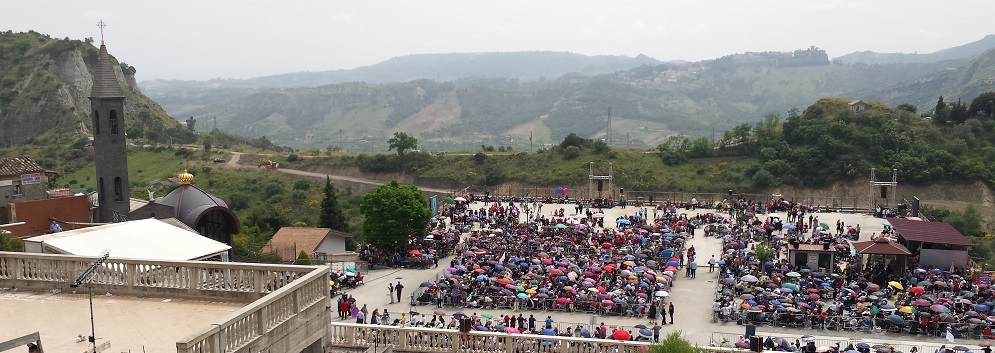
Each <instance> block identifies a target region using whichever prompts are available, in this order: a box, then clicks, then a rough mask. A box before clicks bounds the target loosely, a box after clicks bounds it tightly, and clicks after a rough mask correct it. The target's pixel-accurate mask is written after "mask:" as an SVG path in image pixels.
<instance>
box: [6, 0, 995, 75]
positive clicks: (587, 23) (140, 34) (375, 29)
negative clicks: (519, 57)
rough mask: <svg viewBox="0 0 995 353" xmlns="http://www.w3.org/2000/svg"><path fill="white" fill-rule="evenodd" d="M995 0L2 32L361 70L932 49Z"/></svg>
mask: <svg viewBox="0 0 995 353" xmlns="http://www.w3.org/2000/svg"><path fill="white" fill-rule="evenodd" d="M992 14H995V1H991V0H964V1H955V2H942V1H935V0H931V1H923V0H866V1H862V0H861V1H856V0H854V1H834V0H820V1H799V0H781V1H742V0H723V1H711V0H692V1H662V0H656V1H599V2H594V1H576V0H574V1H560V0H557V1H541V0H531V1H509V0H501V1H469V0H463V1H455V0H454V1H428V0H426V1H376V0H373V1H371V0H361V1H256V0H238V1H234V0H225V1H150V2H146V1H38V0H32V1H23V0H15V1H6V0H5V1H3V2H2V3H0V29H2V30H14V31H27V30H35V31H38V32H41V33H45V34H50V35H52V36H54V37H58V38H63V37H69V38H73V39H82V38H85V37H94V38H96V39H97V40H99V37H100V31H99V30H98V29H97V27H96V23H97V21H98V20H101V19H102V20H104V21H105V22H107V24H108V27H107V29H106V40H107V46H108V49H109V50H110V51H111V53H112V54H113V55H115V56H116V57H117V58H118V59H120V60H123V61H125V62H127V63H129V64H131V65H134V66H135V67H136V68H137V69H138V79H139V80H140V81H141V80H150V79H197V80H204V79H209V78H215V77H220V78H250V77H256V76H265V75H272V74H279V73H287V72H294V71H323V70H334V69H349V68H355V67H359V66H366V65H372V64H375V63H377V62H380V61H383V60H386V59H389V58H391V57H395V56H403V55H409V54H424V53H450V52H492V51H526V50H549V51H570V52H575V53H580V54H585V55H626V56H635V55H638V54H645V55H647V56H650V57H653V58H656V59H661V60H674V59H684V60H692V61H695V60H702V59H712V58H716V57H719V56H723V55H726V54H732V53H740V52H746V51H768V50H774V51H790V50H794V49H801V48H807V47H809V46H812V45H814V46H818V47H821V48H823V49H825V50H826V51H827V52H828V53H829V56H830V57H837V56H841V55H844V54H847V53H850V52H854V51H863V50H874V51H878V52H908V53H911V52H920V53H927V52H932V51H936V50H939V49H943V48H947V47H951V46H956V45H960V44H964V43H967V42H971V41H975V40H978V39H981V38H982V37H984V36H985V35H987V34H991V33H995V27H993V26H992V23H993V22H992Z"/></svg>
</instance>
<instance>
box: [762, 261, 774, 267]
mask: <svg viewBox="0 0 995 353" xmlns="http://www.w3.org/2000/svg"><path fill="white" fill-rule="evenodd" d="M764 266H767V267H774V261H767V262H764Z"/></svg>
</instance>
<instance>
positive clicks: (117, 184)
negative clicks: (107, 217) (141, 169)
mask: <svg viewBox="0 0 995 353" xmlns="http://www.w3.org/2000/svg"><path fill="white" fill-rule="evenodd" d="M121 200H124V193H123V192H121V177H116V178H114V201H121Z"/></svg>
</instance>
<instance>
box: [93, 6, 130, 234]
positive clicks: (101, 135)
mask: <svg viewBox="0 0 995 353" xmlns="http://www.w3.org/2000/svg"><path fill="white" fill-rule="evenodd" d="M105 26H106V25H105V24H104V21H100V23H98V24H97V27H100V54H99V56H98V57H97V67H96V69H95V70H94V75H93V88H92V90H91V91H90V110H91V111H92V112H91V114H92V118H93V130H92V133H93V160H94V163H95V164H96V170H97V195H98V197H97V218H98V219H97V222H100V223H111V222H122V221H127V220H128V211H129V210H130V194H131V193H130V188H129V186H128V149H127V148H128V146H127V142H126V141H125V136H124V133H125V128H124V126H125V125H124V120H125V119H124V118H125V113H124V91H122V90H121V85H120V84H119V83H118V80H117V74H116V73H115V72H114V63H113V62H111V56H110V54H108V53H107V46H106V45H104V38H103V36H104V27H105Z"/></svg>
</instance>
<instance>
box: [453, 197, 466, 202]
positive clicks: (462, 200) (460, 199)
mask: <svg viewBox="0 0 995 353" xmlns="http://www.w3.org/2000/svg"><path fill="white" fill-rule="evenodd" d="M453 201H459V202H465V201H466V198H465V197H462V196H460V197H457V198H454V199H453Z"/></svg>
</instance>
